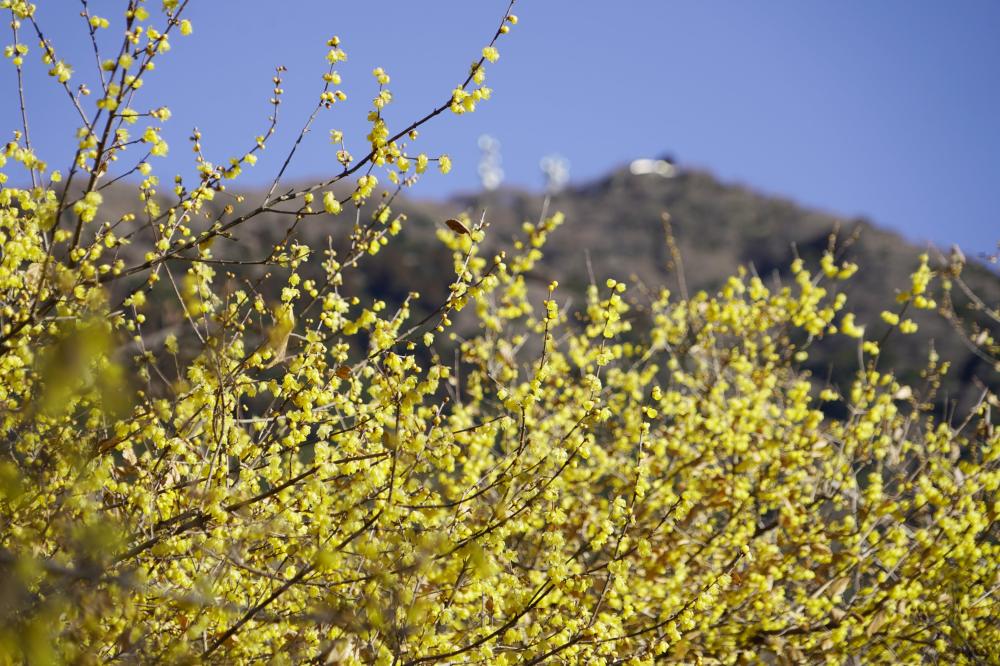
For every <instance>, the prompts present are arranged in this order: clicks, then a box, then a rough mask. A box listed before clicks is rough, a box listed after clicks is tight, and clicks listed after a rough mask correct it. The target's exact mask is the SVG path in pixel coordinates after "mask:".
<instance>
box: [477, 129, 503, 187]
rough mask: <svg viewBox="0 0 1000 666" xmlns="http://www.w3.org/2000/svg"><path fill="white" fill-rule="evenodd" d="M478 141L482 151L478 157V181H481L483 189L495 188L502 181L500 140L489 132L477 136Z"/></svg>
mask: <svg viewBox="0 0 1000 666" xmlns="http://www.w3.org/2000/svg"><path fill="white" fill-rule="evenodd" d="M478 143H479V150H480V152H481V153H482V155H480V157H479V182H481V183H482V185H483V189H484V190H495V189H497V188H498V187H500V183H502V182H503V169H502V168H501V167H500V165H501V164H502V163H503V160H502V159H501V157H500V141H498V140H497V139H495V138H494V137H492V136H490V135H489V134H483V135H482V136H480V137H479V142H478Z"/></svg>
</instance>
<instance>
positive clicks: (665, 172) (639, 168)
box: [628, 158, 677, 178]
mask: <svg viewBox="0 0 1000 666" xmlns="http://www.w3.org/2000/svg"><path fill="white" fill-rule="evenodd" d="M628 170H629V171H630V172H631V173H632V175H633V176H645V175H656V176H661V177H663V178H673V177H674V176H676V175H677V167H675V166H674V165H673V163H672V162H670V161H668V160H652V159H648V158H643V159H639V160H633V161H632V163H631V164H630V165H629V167H628Z"/></svg>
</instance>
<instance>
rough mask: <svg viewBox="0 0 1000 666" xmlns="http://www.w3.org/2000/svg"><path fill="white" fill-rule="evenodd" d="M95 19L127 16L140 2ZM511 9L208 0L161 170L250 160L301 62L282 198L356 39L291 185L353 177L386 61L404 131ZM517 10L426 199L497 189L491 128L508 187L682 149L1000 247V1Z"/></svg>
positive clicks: (53, 109)
mask: <svg viewBox="0 0 1000 666" xmlns="http://www.w3.org/2000/svg"><path fill="white" fill-rule="evenodd" d="M40 4H41V5H42V6H41V8H40V10H39V12H40V14H39V16H40V20H41V22H42V27H43V29H45V30H46V32H47V34H48V36H50V37H51V38H52V39H53V40H54V41H55V43H56V46H57V48H58V49H59V52H60V53H61V54H62V56H63V57H64V58H66V59H67V60H69V61H70V63H71V64H72V65H74V67H75V68H76V69H77V70H78V72H79V73H80V74H81V75H82V76H84V77H90V76H92V75H93V72H94V68H95V65H94V61H93V55H92V54H91V53H90V52H89V51H88V46H89V45H88V43H87V41H86V36H85V33H84V32H83V30H82V28H83V22H82V19H81V18H79V17H78V16H75V15H74V12H75V10H76V8H77V7H78V5H77V3H75V2H71V1H70V0H59V1H58V2H47V3H40ZM90 4H91V7H92V9H93V10H94V11H96V12H97V13H101V14H108V15H110V14H112V8H114V9H115V10H117V7H118V6H119V5H120V4H122V3H118V2H112V1H111V0H92V1H91V3H90ZM155 5H158V3H155ZM151 6H153V5H151ZM505 7H506V1H505V0H475V1H470V0H433V1H432V2H413V1H405V2H404V1H391V0H386V1H384V2H361V1H355V2H347V1H345V0H296V1H295V2H282V3H277V2H273V0H191V9H190V11H189V13H188V16H189V17H190V18H191V19H192V21H193V23H194V28H195V31H194V34H192V35H191V36H189V37H187V38H184V39H181V38H179V37H178V38H176V39H175V40H174V42H173V45H174V49H173V50H172V51H171V53H170V54H168V57H166V58H164V59H163V60H162V62H161V64H160V66H159V67H158V68H157V70H156V72H154V73H153V74H152V75H151V76H149V77H147V86H148V93H147V97H146V98H145V100H146V102H147V104H148V105H149V106H157V105H159V104H164V103H166V104H169V106H170V107H171V109H172V110H173V112H174V116H173V118H172V119H171V120H170V122H169V123H167V125H166V128H167V131H166V132H165V136H166V138H167V139H168V140H169V141H170V143H171V152H170V155H169V156H168V157H167V158H166V160H165V161H164V167H163V169H162V170H160V173H161V174H166V175H172V174H173V173H175V172H178V171H182V172H185V173H190V172H191V171H190V164H191V154H190V152H189V151H188V150H187V146H186V142H185V141H184V138H185V137H186V136H187V135H188V134H189V133H190V129H191V127H192V126H194V125H197V126H198V127H199V128H200V129H201V130H202V132H203V135H204V137H205V138H204V141H203V144H204V147H205V149H206V151H207V152H208V156H209V158H210V159H215V160H217V161H224V160H225V159H226V158H228V157H229V156H232V155H235V154H237V153H239V152H240V151H241V150H245V149H246V147H248V146H249V145H250V144H249V142H250V141H252V137H253V136H254V135H255V134H257V133H258V132H259V131H260V130H261V129H262V127H263V125H264V122H265V120H266V118H267V116H268V114H269V107H268V104H267V99H268V98H269V96H270V90H269V89H270V77H271V73H272V68H273V66H274V65H276V64H283V65H285V66H287V67H288V68H289V71H288V73H287V74H286V77H285V84H284V87H285V90H286V101H285V104H283V105H282V107H281V111H282V114H283V118H282V125H281V128H282V129H281V132H280V133H279V135H278V137H277V141H276V142H275V143H274V144H273V145H272V148H269V149H268V154H269V155H268V157H269V158H270V159H261V161H260V162H259V163H258V165H257V167H256V168H255V169H254V170H253V171H252V172H250V173H247V174H246V178H245V180H244V182H246V183H252V184H260V183H263V182H265V181H269V179H270V177H271V176H273V174H274V170H275V169H276V168H277V166H278V165H277V164H276V161H277V158H278V156H279V153H282V154H283V152H284V151H283V150H282V149H283V148H285V147H286V146H287V145H288V143H289V142H290V141H291V140H292V138H294V135H295V134H296V133H297V131H298V129H299V127H300V126H301V125H302V122H303V121H304V120H305V116H306V115H307V114H308V111H309V107H310V105H311V104H312V101H313V100H314V99H315V97H316V95H317V94H318V89H319V86H320V80H319V77H320V74H321V73H322V71H324V67H325V63H324V61H323V55H324V53H325V45H324V42H325V40H326V39H327V38H328V37H329V36H330V35H332V34H338V35H340V36H341V38H342V40H343V47H344V49H345V50H346V51H347V52H348V54H349V61H348V62H347V63H344V66H343V67H342V68H341V72H342V74H343V75H344V79H345V81H344V84H343V88H344V89H345V91H346V92H347V93H348V94H349V95H350V99H349V100H348V102H346V103H345V104H343V105H341V106H338V107H335V109H334V110H331V111H328V112H325V113H324V114H322V115H321V116H320V118H319V120H318V122H317V124H316V129H315V131H314V132H313V133H312V136H311V137H310V138H311V140H310V141H308V142H307V144H306V145H305V147H304V148H303V150H302V151H301V155H300V157H299V158H298V159H297V161H296V162H295V163H294V165H293V169H292V171H291V173H292V175H293V176H295V177H303V178H305V177H309V176H322V175H324V174H330V173H332V172H334V171H335V170H336V168H337V165H336V164H335V162H334V156H333V149H332V147H331V146H330V144H329V141H328V131H329V129H331V128H340V129H343V130H344V131H345V134H346V135H347V137H348V141H349V147H353V148H354V152H355V153H356V154H361V153H363V145H362V144H363V141H364V139H363V137H364V133H365V130H364V115H365V112H366V108H367V107H368V105H369V103H370V99H371V97H373V96H374V93H375V82H374V79H373V78H372V77H371V75H370V72H371V69H372V68H373V67H374V66H376V65H379V66H382V67H384V68H385V69H386V70H387V72H388V73H389V74H390V75H391V76H392V83H391V84H390V88H391V89H392V90H393V92H394V94H395V100H394V102H393V103H392V104H391V105H390V107H389V113H388V114H387V117H388V118H389V121H390V127H392V126H393V125H395V126H397V127H402V126H403V125H404V124H405V122H406V121H409V120H411V119H412V118H414V117H416V116H417V115H419V114H421V113H423V112H425V111H426V110H429V109H430V108H432V107H433V106H434V105H436V104H437V103H439V102H441V101H443V100H444V99H446V98H447V97H448V95H449V92H450V90H451V89H452V88H453V87H454V86H455V84H456V83H457V82H459V81H460V80H461V79H462V78H463V77H464V74H465V73H466V72H467V67H468V64H469V63H470V62H471V61H472V59H473V57H474V56H476V55H477V54H478V52H479V50H480V48H481V47H482V46H484V45H485V43H486V41H487V40H488V38H489V36H490V35H491V34H492V32H493V30H494V29H495V27H496V25H497V22H498V19H499V18H500V16H502V13H503V10H504V8H505ZM515 12H516V13H517V14H518V15H519V17H520V18H521V22H520V23H519V25H518V26H517V27H516V28H515V29H514V30H513V31H512V32H511V33H510V34H509V35H508V36H507V37H505V38H504V39H502V40H501V43H500V45H499V46H500V52H501V58H500V61H499V62H498V63H497V64H496V65H493V66H492V67H491V68H490V69H489V70H488V72H489V74H488V77H489V78H488V82H489V84H490V85H491V87H493V88H494V91H495V95H494V98H493V99H492V100H491V101H490V102H488V103H486V104H484V105H482V106H481V107H480V109H479V110H477V111H476V113H474V114H472V115H466V116H462V117H454V116H450V115H447V116H443V117H440V118H438V119H435V121H432V124H431V125H430V126H428V128H427V129H426V131H424V132H423V134H422V136H421V139H420V140H419V141H418V142H417V144H416V146H419V147H421V148H422V149H424V150H426V151H428V152H431V153H436V152H447V153H449V154H450V155H451V156H452V159H453V161H454V163H455V169H454V171H453V172H452V173H451V174H450V175H449V176H441V175H440V174H433V175H430V176H429V177H427V178H425V179H424V180H423V182H421V183H420V184H419V185H418V186H417V189H416V191H415V192H414V194H416V195H418V196H425V197H437V196H443V195H446V194H449V193H453V192H456V191H468V190H470V189H474V188H475V187H477V182H478V181H477V176H476V163H477V161H478V156H479V153H478V149H477V147H476V139H477V138H478V136H479V135H480V134H483V133H489V134H491V135H493V136H495V137H496V138H498V139H499V140H500V141H501V142H502V155H503V168H504V170H505V172H506V174H507V181H506V182H507V183H508V184H514V185H524V186H529V187H535V188H537V187H539V186H540V185H541V182H542V179H541V174H540V171H539V166H538V162H539V159H540V158H541V157H542V156H544V155H546V154H550V153H558V154H561V155H563V156H565V157H567V158H568V159H569V160H570V162H571V165H572V166H571V172H572V180H573V182H576V183H580V182H585V181H587V180H589V179H592V178H596V177H598V176H600V175H601V174H603V173H605V172H607V171H608V170H609V169H611V168H613V167H615V166H620V165H621V164H623V163H625V162H627V161H629V160H631V159H633V158H636V157H647V156H656V155H659V154H662V153H665V152H669V153H672V154H674V155H675V156H676V157H677V158H678V159H679V161H680V162H681V164H682V165H686V166H690V167H698V168H705V169H708V170H711V171H713V172H715V173H716V174H718V175H719V176H720V177H721V178H723V179H724V180H726V181H730V182H739V183H743V184H746V185H749V186H751V187H753V188H755V189H758V190H761V191H763V192H768V193H775V194H781V195H784V196H787V197H790V198H792V199H795V200H797V201H799V202H801V203H803V204H806V205H809V206H815V207H818V208H822V209H826V210H829V211H833V212H837V213H841V214H844V215H858V214H861V215H866V216H868V217H870V218H871V219H872V220H874V221H875V222H877V223H880V224H883V225H886V226H889V227H891V228H894V229H897V230H900V231H901V232H903V233H904V234H905V235H907V236H908V237H910V238H912V239H915V240H931V241H934V242H936V243H939V244H942V245H945V246H947V245H948V244H950V243H952V242H958V243H960V244H961V245H962V246H963V247H964V248H965V249H966V251H967V252H970V251H971V252H977V251H985V250H989V249H991V247H995V243H996V241H997V240H1000V168H998V164H997V162H998V159H1000V2H997V1H996V0H961V1H958V2H945V1H944V0H940V1H938V2H930V1H929V0H880V1H878V2H872V1H870V0H844V1H838V2H832V1H828V2H819V1H818V0H816V1H808V2H803V1H801V0H770V1H768V2H759V3H749V2H739V1H722V0H717V1H713V0H621V1H620V2H617V3H604V2H600V3H598V2H589V1H586V0H520V1H519V2H518V3H517V5H516V6H515ZM5 34H6V33H5ZM3 41H4V42H5V43H6V42H7V41H9V39H5V40H3ZM3 65H4V66H3V67H0V90H2V91H4V92H3V93H2V95H0V99H2V100H4V101H3V103H2V104H0V127H2V128H3V130H4V131H7V130H8V129H12V128H15V127H18V126H19V124H20V122H19V116H18V111H17V106H16V104H15V102H14V99H15V98H14V97H13V92H14V88H13V80H14V79H13V74H12V71H13V69H12V67H10V66H9V64H7V63H3ZM31 65H32V68H33V69H32V70H31V74H30V75H29V78H28V81H27V90H26V94H27V98H28V105H29V112H30V113H31V114H32V116H33V117H34V118H35V121H34V123H35V124H34V127H33V134H34V139H35V143H36V146H37V147H39V148H40V149H41V152H42V154H43V157H45V158H47V159H49V160H50V161H51V162H52V163H53V165H56V164H58V165H64V164H65V163H66V162H67V161H68V159H69V158H70V154H69V153H67V152H65V149H66V148H67V147H68V146H69V145H70V144H71V141H70V139H71V137H70V136H69V132H67V131H66V129H65V126H63V127H60V125H59V123H60V121H63V122H65V121H67V120H69V121H70V123H71V125H72V118H73V116H72V115H70V114H68V111H67V110H66V108H65V107H66V106H67V105H66V100H65V98H61V97H59V96H55V95H52V94H49V93H46V92H45V88H51V87H52V86H51V85H49V84H47V83H45V84H43V83H42V81H40V80H39V75H40V74H41V73H42V72H43V69H42V67H41V65H40V64H39V63H38V62H37V60H34V59H33V60H32V61H31ZM74 80H76V79H74ZM43 86H44V87H43ZM72 126H73V127H75V125H72ZM352 137H353V140H352ZM60 148H61V149H63V152H59V150H58V149H60ZM168 182H169V181H168Z"/></svg>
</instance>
